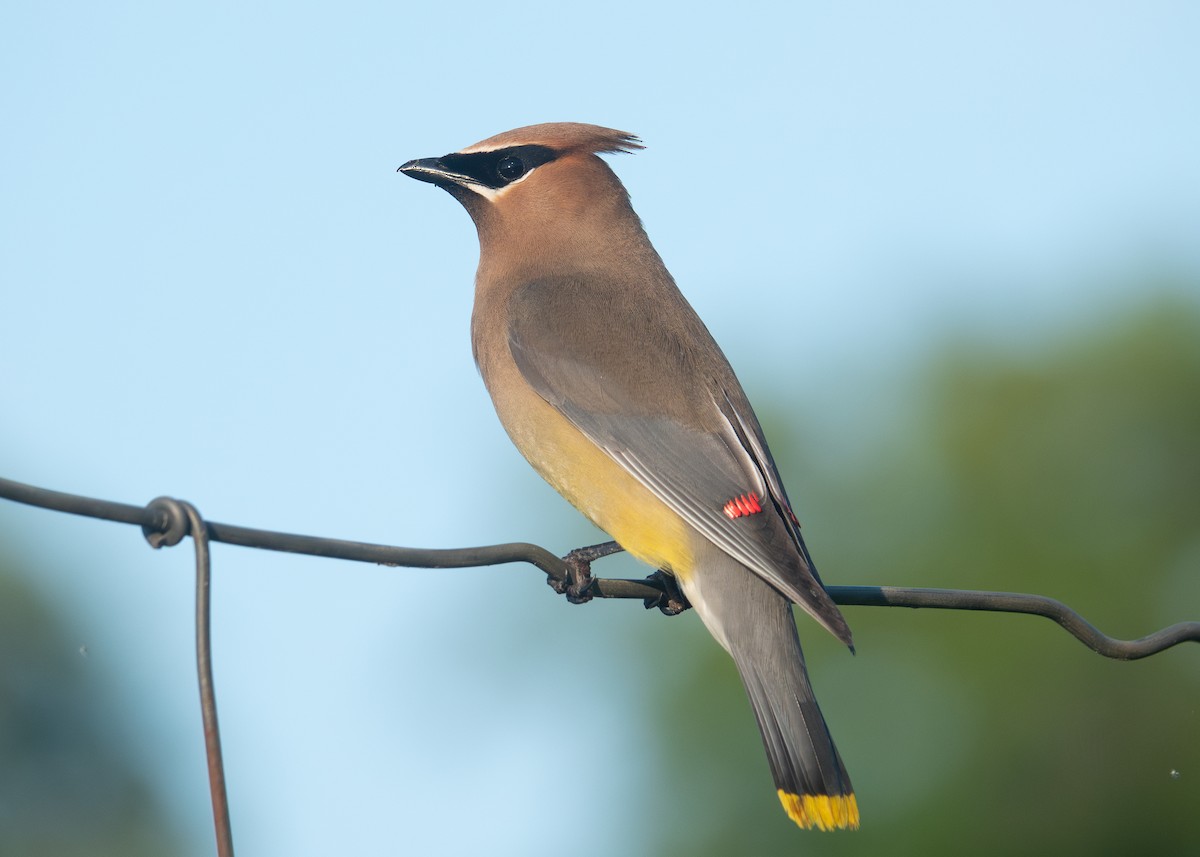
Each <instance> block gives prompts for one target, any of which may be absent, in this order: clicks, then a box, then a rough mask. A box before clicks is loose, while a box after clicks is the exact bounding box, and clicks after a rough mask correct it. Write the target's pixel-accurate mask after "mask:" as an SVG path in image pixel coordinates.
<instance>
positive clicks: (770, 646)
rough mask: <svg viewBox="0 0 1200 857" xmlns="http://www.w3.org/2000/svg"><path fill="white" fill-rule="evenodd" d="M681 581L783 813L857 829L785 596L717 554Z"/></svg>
mask: <svg viewBox="0 0 1200 857" xmlns="http://www.w3.org/2000/svg"><path fill="white" fill-rule="evenodd" d="M722 560H724V561H722ZM680 583H681V584H683V590H684V594H685V595H687V597H688V600H689V601H691V603H692V606H693V607H695V608H696V612H697V613H699V614H700V617H701V619H703V620H704V624H705V625H706V626H707V627H708V629H709V631H710V632H711V633H712V635H713V636H714V637H715V638H716V639H717V641H718V642H719V643H720V644H721V645H722V646H723V647H724V648H725V649H726V650H728V652H729V653H730V655H732V657H733V660H734V663H735V664H736V665H737V669H738V673H739V674H740V675H741V677H742V683H743V685H745V688H746V693H747V695H748V696H749V697H750V705H751V707H752V708H753V709H754V716H755V719H756V720H757V721H758V728H759V731H760V732H761V733H762V739H763V746H764V747H765V748H766V751H767V760H768V762H769V763H770V766H771V776H772V777H773V779H774V780H775V788H776V790H777V791H778V794H779V800H780V802H781V803H782V804H783V808H784V810H785V811H786V812H787V814H788V816H789V817H790V818H791V819H792V820H793V821H794V822H796V824H798V825H800V826H801V827H804V828H810V827H816V828H818V829H820V830H835V829H839V828H857V827H858V802H857V801H856V800H855V797H854V789H853V787H852V786H851V785H850V776H849V774H847V773H846V767H845V765H843V764H842V759H841V756H840V755H839V754H838V751H837V748H836V747H835V746H834V743H833V737H832V736H831V735H830V734H829V727H828V726H826V725H825V718H824V716H822V714H821V709H820V708H819V707H818V706H817V700H816V697H815V696H813V692H812V686H811V685H810V684H809V680H808V670H807V669H806V668H805V666H804V654H803V652H802V651H801V649H800V638H799V636H798V635H797V633H796V623H795V619H794V618H793V616H792V610H791V603H790V602H789V601H788V599H787V598H785V597H784V596H783V595H781V594H780V593H779V592H778V591H777V590H775V589H774V588H773V587H771V586H770V585H769V584H767V583H765V582H764V581H763V580H761V579H760V578H759V577H757V576H756V575H754V574H753V573H752V572H751V571H750V570H749V569H746V568H745V567H743V566H741V565H740V564H738V563H736V562H734V561H732V560H730V559H726V558H723V557H721V558H715V559H713V558H710V560H709V561H708V562H706V563H704V565H703V566H702V567H701V568H698V569H696V570H695V571H694V572H693V573H692V574H691V575H689V576H688V577H687V578H681V579H680Z"/></svg>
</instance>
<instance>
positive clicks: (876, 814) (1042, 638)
mask: <svg viewBox="0 0 1200 857" xmlns="http://www.w3.org/2000/svg"><path fill="white" fill-rule="evenodd" d="M922 375H923V378H924V379H925V380H923V381H921V382H920V383H919V384H917V385H916V391H915V392H914V393H913V395H912V396H910V397H907V398H905V399H903V401H905V402H907V404H908V405H909V406H911V407H912V408H913V413H911V414H900V413H897V414H895V415H894V418H889V416H888V415H887V414H883V415H881V416H880V419H878V421H877V424H876V425H875V427H874V428H873V433H874V436H875V437H874V439H873V441H872V442H871V443H870V444H868V447H867V448H864V449H862V450H858V451H857V452H856V454H855V455H853V456H846V455H842V456H839V457H837V459H836V461H832V460H829V461H822V460H821V459H820V458H818V457H817V456H818V454H819V453H818V452H817V451H815V450H814V449H812V448H805V449H803V450H802V449H800V448H799V447H800V446H801V444H798V443H797V444H795V448H793V447H792V446H789V440H791V439H794V438H795V437H796V435H797V432H796V425H797V424H796V420H795V418H794V417H791V416H789V417H787V419H786V422H790V423H791V426H790V427H789V426H787V425H784V422H785V420H783V419H780V420H774V421H773V420H770V419H769V417H770V416H771V414H769V413H763V414H762V416H763V417H764V418H768V419H767V420H766V421H767V423H768V425H767V433H768V436H769V437H771V438H772V443H773V446H774V448H775V450H776V453H777V457H778V458H779V459H780V461H781V468H782V470H783V473H784V477H785V479H787V480H788V481H789V484H791V485H794V486H800V485H803V488H801V487H793V488H792V489H791V490H792V493H793V494H794V495H797V496H795V497H794V499H795V500H797V502H798V503H800V505H801V507H802V509H803V511H804V518H805V528H806V530H805V531H806V533H808V535H809V544H810V547H811V548H812V550H813V552H814V556H815V558H816V562H817V564H818V566H819V567H820V569H821V572H822V575H823V576H824V579H825V580H826V582H828V583H857V584H884V583H891V584H897V585H912V586H944V587H956V588H969V589H1000V590H1009V591H1023V592H1035V593H1040V594H1045V595H1050V596H1053V597H1056V598H1059V599H1061V600H1063V601H1065V602H1066V603H1067V604H1069V605H1071V606H1072V607H1074V608H1075V609H1077V610H1079V611H1080V612H1082V613H1083V614H1084V616H1085V617H1087V618H1088V619H1089V620H1090V621H1091V622H1093V624H1096V625H1097V626H1098V627H1099V628H1100V629H1101V630H1103V631H1105V632H1106V633H1109V634H1113V635H1116V636H1120V637H1138V636H1141V635H1143V634H1145V633H1149V632H1151V631H1153V630H1156V629H1157V628H1159V627H1162V626H1164V625H1167V624H1170V623H1172V622H1175V621H1181V620H1185V619H1200V313H1198V312H1197V308H1196V306H1195V305H1194V304H1191V303H1188V302H1187V301H1185V300H1182V299H1180V300H1177V301H1173V302H1172V301H1168V302H1165V303H1161V304H1158V305H1156V306H1155V307H1153V308H1151V309H1149V310H1146V311H1144V312H1142V313H1141V314H1139V315H1136V316H1126V317H1123V318H1121V319H1119V320H1116V321H1114V322H1112V323H1110V324H1109V325H1108V326H1107V327H1102V328H1099V329H1092V330H1090V331H1088V332H1085V333H1079V334H1077V335H1075V336H1073V338H1070V339H1067V340H1058V341H1056V342H1054V343H1053V344H1050V345H1045V344H1043V345H1039V346H1029V345H1026V346H1024V347H1022V348H1021V349H1020V350H1018V349H1016V348H1015V347H1013V346H1008V347H1007V348H1005V347H991V348H988V347H983V346H980V345H979V344H977V343H971V344H962V345H958V346H955V347H951V348H948V349H947V350H946V351H945V352H944V353H943V354H942V355H941V356H940V357H939V358H938V359H936V360H935V361H934V363H933V365H932V366H929V367H927V371H924V372H923V373H922ZM772 423H775V424H774V425H772ZM809 440H811V438H809ZM801 474H802V476H801ZM685 615H687V614H685ZM847 618H848V619H849V621H850V624H851V626H852V627H853V628H854V630H855V641H856V643H857V646H858V656H857V657H851V656H850V655H848V654H847V653H846V652H845V651H844V650H842V649H840V648H839V647H838V645H837V644H836V642H834V641H833V640H832V639H828V638H827V635H822V634H821V633H820V631H819V629H816V628H815V627H814V626H813V625H812V623H811V622H807V621H806V620H805V619H804V617H803V616H801V622H800V624H801V636H802V638H803V640H804V642H805V647H806V651H807V652H808V654H809V661H810V667H811V669H812V673H813V680H814V685H815V687H816V691H817V696H818V698H819V699H820V700H821V703H822V707H823V709H824V711H825V714H826V718H827V720H828V722H829V724H830V727H831V729H832V730H833V733H834V737H835V739H836V740H837V742H838V745H839V747H840V749H841V751H842V755H843V757H844V758H845V761H846V764H847V766H848V768H849V770H850V774H851V777H852V779H853V781H854V783H855V788H856V791H857V793H858V799H859V805H860V807H861V810H862V819H863V826H862V829H861V830H860V831H858V832H856V833H836V834H822V833H817V832H804V831H800V830H799V829H797V828H795V827H794V826H793V825H792V824H791V823H790V822H789V821H788V820H787V819H786V817H785V816H784V814H783V812H782V811H781V809H780V808H779V806H778V805H777V802H776V800H775V796H774V792H773V790H772V787H771V784H770V778H769V774H768V772H767V766H766V762H765V759H764V756H763V753H762V749H761V747H760V745H759V738H758V735H757V732H756V730H755V727H754V723H753V719H752V717H751V714H750V710H749V706H748V704H747V703H746V701H745V699H744V696H743V694H742V690H741V687H740V684H739V682H738V679H737V676H736V674H735V672H734V670H733V667H732V665H731V664H730V663H729V661H728V659H727V658H726V657H725V655H724V653H723V652H722V651H720V649H719V648H718V647H717V646H716V645H715V644H714V643H712V642H711V641H708V640H705V639H703V637H704V633H703V631H702V630H701V629H700V627H699V622H698V621H696V619H695V617H694V616H692V617H690V619H681V620H673V621H669V622H657V623H654V622H650V623H646V624H647V625H648V626H654V627H652V628H648V629H647V631H646V632H645V633H646V634H648V635H649V636H650V637H652V638H653V639H654V640H658V641H660V642H659V643H657V644H654V645H659V646H662V647H665V648H669V649H670V650H671V652H672V657H677V653H678V652H680V651H681V650H683V651H685V652H686V656H685V657H686V659H685V660H683V661H682V662H681V661H677V662H676V663H674V664H673V666H672V669H671V670H670V671H669V677H668V678H667V679H661V678H660V680H659V681H656V682H655V684H654V685H653V686H652V688H651V689H650V690H649V693H650V694H651V696H652V697H653V700H654V701H653V705H654V706H655V712H656V713H655V716H654V720H655V721H656V722H658V723H661V724H664V727H663V728H664V735H667V736H669V737H667V738H664V740H663V741H662V742H661V743H660V744H659V745H657V746H658V747H659V748H660V750H661V752H660V753H659V754H657V759H656V761H657V765H656V767H654V768H653V770H652V774H651V775H652V776H653V777H654V778H655V781H654V783H653V786H652V789H651V790H652V791H653V792H654V793H655V794H656V795H658V796H659V797H658V800H657V804H658V806H657V810H658V811H659V812H661V813H662V815H663V817H664V818H665V819H666V820H665V821H662V822H652V825H651V826H652V829H653V833H652V834H651V835H650V837H649V838H648V839H647V840H646V841H645V846H646V847H645V853H647V854H654V855H689V857H703V855H714V857H716V855H720V857H728V855H750V857H753V855H777V854H778V855H782V854H789V855H790V854H805V855H818V854H873V855H874V854H888V855H907V854H913V855H916V854H921V855H939V854H953V855H961V854H972V855H992V854H996V855H999V854H1013V853H1049V854H1056V855H1071V854H1080V855H1083V854H1086V855H1093V857H1094V855H1100V854H1114V855H1115V854H1120V855H1128V854H1139V855H1147V854H1183V853H1193V854H1194V853H1200V648H1197V647H1196V646H1194V645H1190V644H1188V645H1184V646H1182V647H1179V648H1176V649H1173V650H1170V651H1168V652H1165V653H1162V654H1159V655H1156V656H1153V657H1151V658H1149V659H1148V660H1143V661H1138V662H1133V663H1120V662H1115V661H1110V660H1106V659H1104V658H1101V657H1100V656H1098V655H1095V654H1093V653H1091V652H1090V651H1089V650H1087V649H1086V648H1085V647H1083V646H1082V645H1081V644H1080V643H1078V642H1077V641H1075V640H1074V639H1073V638H1072V637H1070V636H1068V635H1067V634H1066V633H1065V632H1064V631H1062V630H1061V629H1059V628H1058V627H1057V626H1055V625H1053V624H1052V623H1051V622H1049V621H1048V620H1045V619H1041V618H1036V617H1025V616H1010V615H1003V614H971V613H962V612H951V611H909V610H903V609H899V608H849V609H848V610H847ZM665 626H672V627H665ZM681 633H682V634H684V635H686V636H687V637H689V638H694V639H688V640H687V642H686V648H685V646H684V645H683V644H680V643H678V642H677V641H676V642H668V639H667V635H671V636H675V635H679V634H681ZM652 644H653V643H652ZM643 645H645V642H644V641H643ZM693 658H694V659H693ZM664 672H667V671H664ZM660 677H661V673H660ZM665 724H670V725H669V726H666V725H665Z"/></svg>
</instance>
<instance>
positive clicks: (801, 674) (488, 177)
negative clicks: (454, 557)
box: [400, 122, 858, 830]
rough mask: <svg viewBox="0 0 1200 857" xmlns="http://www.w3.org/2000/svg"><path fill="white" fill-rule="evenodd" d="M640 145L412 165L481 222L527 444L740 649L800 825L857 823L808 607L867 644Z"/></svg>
mask: <svg viewBox="0 0 1200 857" xmlns="http://www.w3.org/2000/svg"><path fill="white" fill-rule="evenodd" d="M640 148H642V146H641V144H640V142H639V141H638V139H637V138H636V137H634V136H632V135H630V134H626V133H623V132H621V131H613V130H610V129H608V128H601V127H599V126H596V125H585V124H580V123H572V122H563V123H551V124H545V125H533V126H530V127H527V128H518V129H516V130H515V131H509V132H507V133H504V134H499V135H497V136H495V137H490V138H489V139H487V140H484V141H483V142H481V143H476V144H475V145H473V146H469V147H467V148H465V149H463V150H461V151H458V152H454V153H452V154H449V155H446V156H444V157H441V158H428V159H423V160H415V161H409V162H408V163H406V164H405V165H404V166H402V167H400V171H401V172H403V173H404V174H405V175H408V176H411V177H412V178H415V179H419V180H421V181H425V182H430V183H431V184H435V185H437V186H438V187H440V188H443V189H444V190H446V191H449V193H450V194H451V195H452V196H453V197H454V198H455V199H457V200H458V201H459V202H460V203H462V205H463V206H464V207H465V208H466V209H467V212H468V213H469V214H470V215H471V218H472V220H474V221H475V226H476V229H477V230H478V232H479V271H478V273H477V275H476V279H475V308H474V312H473V314H472V318H471V338H472V344H473V347H474V352H475V362H476V364H477V365H478V366H479V371H480V373H481V374H482V375H483V381H484V383H485V384H486V385H487V389H488V392H489V393H491V396H492V401H493V403H494V404H495V407H496V413H497V414H498V415H499V416H500V421H501V422H502V423H503V424H504V428H505V430H507V432H508V434H509V437H511V438H512V441H513V443H515V444H516V446H517V448H518V449H519V450H520V451H521V454H522V455H524V456H525V458H526V459H528V460H529V463H530V464H532V465H533V467H534V468H535V469H536V470H537V471H538V473H540V474H541V475H542V477H543V478H545V479H546V481H547V482H549V483H550V484H551V485H552V486H554V488H555V489H557V490H558V491H559V493H561V494H562V495H563V496H564V497H566V498H567V499H568V500H569V501H570V502H571V503H573V504H574V505H575V506H576V507H577V508H578V509H579V510H580V511H582V512H583V513H584V514H585V515H587V516H588V517H589V518H591V520H592V521H594V522H595V523H596V525H597V526H599V527H600V528H601V529H602V530H604V531H605V532H607V533H609V534H610V535H611V536H612V537H613V538H614V539H615V540H616V541H617V542H618V543H619V544H620V545H621V546H622V547H623V548H625V550H626V551H628V552H629V553H631V554H633V555H634V556H636V557H637V558H639V559H641V560H643V561H644V562H646V563H649V564H650V565H651V566H653V567H654V568H657V569H662V570H664V571H666V572H668V573H670V574H672V575H674V577H675V579H676V580H677V581H678V583H679V585H680V587H681V589H682V590H683V593H684V595H685V596H686V597H687V599H688V601H690V602H691V604H692V606H693V607H694V608H695V609H696V612H697V613H699V614H700V618H701V619H702V620H703V621H704V624H705V626H707V628H708V630H709V631H710V632H711V633H712V635H713V637H715V638H716V640H717V642H718V643H720V644H721V645H722V646H723V647H724V648H725V649H726V650H727V651H728V652H729V654H730V655H732V656H733V660H734V662H735V664H736V665H737V669H738V672H739V673H740V674H741V677H742V682H743V683H744V684H745V687H746V692H747V693H748V694H749V696H750V703H751V705H752V706H753V708H754V714H755V717H756V718H757V720H758V726H759V729H760V731H761V732H762V738H763V744H764V745H765V746H766V750H767V758H768V759H769V761H770V765H771V773H772V775H773V776H774V778H775V786H776V788H777V789H778V793H779V799H780V800H781V801H782V803H783V806H784V809H786V810H787V813H788V815H789V816H790V817H791V818H792V819H793V820H794V821H795V822H796V823H797V824H799V825H800V826H801V827H818V828H820V829H822V830H831V829H834V828H840V827H851V828H854V827H858V805H857V802H856V801H855V798H854V791H853V789H852V788H851V786H850V778H849V776H848V775H847V773H846V769H845V767H844V766H843V765H842V760H841V757H840V756H839V755H838V752H837V749H836V748H835V747H834V745H833V739H832V738H831V737H830V734H829V729H828V727H827V726H826V725H825V719H824V718H823V717H822V715H821V711H820V709H819V708H818V707H817V701H816V698H815V697H814V696H813V692H812V688H811V687H810V685H809V680H808V673H807V671H806V669H805V666H804V656H803V654H802V653H801V651H800V640H799V638H798V637H797V634H796V625H795V621H794V619H793V616H792V611H791V605H792V604H793V603H795V604H799V605H800V606H801V607H803V608H804V609H805V610H806V611H807V612H808V613H810V614H811V615H812V616H813V617H814V618H815V619H816V620H817V621H818V622H820V623H821V624H822V625H824V626H825V627H826V628H827V629H829V631H831V632H832V633H833V634H834V635H835V636H836V637H837V638H838V639H839V640H841V641H842V642H843V643H845V644H846V645H847V646H849V647H850V648H851V651H853V643H852V641H851V636H850V628H849V627H848V626H847V624H846V620H845V619H844V618H843V617H842V614H841V612H840V611H839V610H838V608H837V606H836V605H835V604H834V603H833V601H832V600H831V599H830V598H829V596H828V594H827V593H826V592H825V590H824V588H823V587H822V586H821V583H820V579H819V578H818V577H817V572H816V569H815V568H814V567H813V564H812V560H811V559H810V558H809V555H808V550H807V549H806V548H805V546H804V540H803V539H802V538H801V537H800V525H799V523H798V522H797V520H796V517H795V515H794V514H793V513H792V508H791V503H790V502H789V501H788V497H787V493H786V492H785V491H784V488H783V483H782V481H781V480H780V477H779V473H778V471H777V469H776V467H775V462H774V460H773V459H772V457H771V451H770V449H768V447H767V442H766V439H765V438H764V437H763V432H762V428H761V427H760V426H759V423H758V419H757V418H756V417H755V415H754V411H753V409H752V408H751V407H750V403H749V402H748V401H747V400H746V394H745V393H744V392H743V391H742V386H741V384H740V383H738V380H737V378H736V377H735V376H734V374H733V370H732V369H731V368H730V366H729V363H728V361H727V360H726V359H725V355H724V354H722V353H721V349H720V348H719V347H718V346H717V344H716V342H715V341H714V340H713V338H712V335H711V334H710V333H709V332H708V329H707V328H706V327H705V326H704V323H703V322H702V321H701V320H700V318H699V316H697V315H696V313H695V311H694V310H693V309H692V308H691V306H690V305H689V304H688V303H687V301H686V300H684V297H683V295H682V294H681V293H680V292H679V289H678V288H677V287H676V285H675V281H674V280H673V279H672V278H671V275H670V274H669V273H668V272H667V269H666V267H665V266H664V265H663V262H662V259H660V258H659V256H658V253H657V252H655V250H654V247H653V246H651V244H650V239H649V238H647V237H646V233H645V230H644V229H643V228H642V223H641V220H640V219H639V218H638V216H637V214H635V213H634V211H633V208H632V207H631V206H630V202H629V194H628V193H627V192H626V190H625V188H624V186H623V185H622V184H621V182H620V180H619V179H618V178H617V177H616V175H615V174H614V173H613V171H612V170H611V169H610V168H609V166H608V164H606V163H605V162H604V161H603V160H601V159H600V158H599V157H598V156H597V154H598V153H603V152H631V151H632V150H634V149H640Z"/></svg>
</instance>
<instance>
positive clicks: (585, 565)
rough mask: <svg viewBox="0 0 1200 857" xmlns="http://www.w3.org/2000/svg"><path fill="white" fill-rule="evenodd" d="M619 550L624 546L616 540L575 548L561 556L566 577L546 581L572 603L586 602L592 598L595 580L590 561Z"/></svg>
mask: <svg viewBox="0 0 1200 857" xmlns="http://www.w3.org/2000/svg"><path fill="white" fill-rule="evenodd" d="M621 550H624V548H622V547H621V546H620V545H619V544H617V543H616V542H604V543H603V544H599V545H588V546H587V547H584V548H575V550H573V551H571V552H570V553H568V554H567V555H566V556H564V557H563V562H565V563H566V564H567V579H566V580H559V579H557V578H554V577H551V578H548V579H547V580H546V582H547V583H549V584H550V587H551V588H552V589H553V590H554V591H555V592H557V593H558V594H559V595H565V596H567V600H568V601H570V602H571V603H572V604H587V603H588V602H589V601H591V600H592V592H591V588H592V583H593V582H594V581H595V578H593V577H592V563H593V562H595V561H596V560H598V559H601V558H603V557H606V556H610V555H612V554H614V553H618V552H619V551H621Z"/></svg>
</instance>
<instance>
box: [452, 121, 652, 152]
mask: <svg viewBox="0 0 1200 857" xmlns="http://www.w3.org/2000/svg"><path fill="white" fill-rule="evenodd" d="M510 146H545V147H546V148H548V149H553V150H554V151H555V152H558V153H560V154H566V153H568V152H594V153H596V154H600V153H602V152H625V153H632V152H634V151H636V150H638V149H644V148H645V146H643V145H642V142H641V140H639V139H638V138H637V137H635V136H634V135H633V134H630V133H628V132H626V131H615V130H613V129H612V128H602V127H601V126H599V125H589V124H587V123H586V122H546V123H544V124H542V125H526V126H525V127H524V128H514V129H513V130H511V131H505V132H504V133H503V134H497V135H496V136H495V137H488V138H487V139H486V140H480V141H479V142H478V143H476V144H475V145H473V146H468V147H467V148H465V149H463V150H462V154H464V155H466V154H471V153H474V152H491V151H494V150H496V149H506V148H508V147H510Z"/></svg>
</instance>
